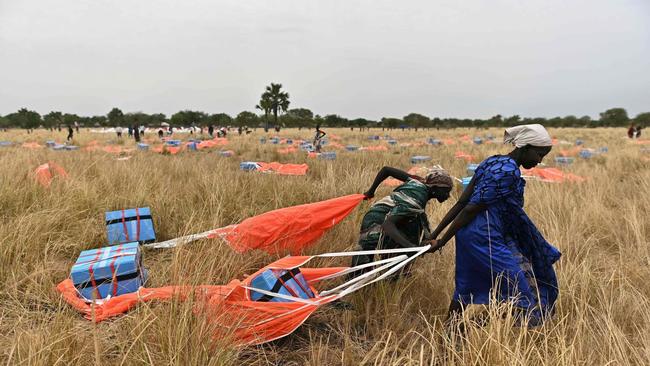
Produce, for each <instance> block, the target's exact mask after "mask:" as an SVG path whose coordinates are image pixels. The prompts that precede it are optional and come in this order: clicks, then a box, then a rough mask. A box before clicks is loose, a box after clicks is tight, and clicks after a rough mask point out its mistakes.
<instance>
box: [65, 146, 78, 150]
mask: <svg viewBox="0 0 650 366" xmlns="http://www.w3.org/2000/svg"><path fill="white" fill-rule="evenodd" d="M65 149H66V150H68V151H73V150H79V146H74V145H66V146H65Z"/></svg>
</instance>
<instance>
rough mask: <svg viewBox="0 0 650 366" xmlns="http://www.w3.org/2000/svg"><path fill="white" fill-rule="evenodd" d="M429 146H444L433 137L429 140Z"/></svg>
mask: <svg viewBox="0 0 650 366" xmlns="http://www.w3.org/2000/svg"><path fill="white" fill-rule="evenodd" d="M427 144H430V145H442V141H440V140H438V139H434V138H433V137H429V138H428V139H427Z"/></svg>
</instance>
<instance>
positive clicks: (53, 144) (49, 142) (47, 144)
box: [45, 140, 57, 147]
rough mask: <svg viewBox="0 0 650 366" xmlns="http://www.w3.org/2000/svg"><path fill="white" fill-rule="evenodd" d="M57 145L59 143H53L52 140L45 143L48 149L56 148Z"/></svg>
mask: <svg viewBox="0 0 650 366" xmlns="http://www.w3.org/2000/svg"><path fill="white" fill-rule="evenodd" d="M56 144H57V143H56V142H55V141H52V140H47V141H45V146H47V147H54V146H55V145H56Z"/></svg>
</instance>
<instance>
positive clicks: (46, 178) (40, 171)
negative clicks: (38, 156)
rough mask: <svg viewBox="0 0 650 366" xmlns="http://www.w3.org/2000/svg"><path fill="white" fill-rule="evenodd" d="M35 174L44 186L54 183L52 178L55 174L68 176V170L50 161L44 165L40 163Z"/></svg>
mask: <svg viewBox="0 0 650 366" xmlns="http://www.w3.org/2000/svg"><path fill="white" fill-rule="evenodd" d="M34 175H35V177H36V181H37V182H38V183H39V184H40V185H42V186H43V187H49V186H50V184H51V183H52V179H53V178H54V177H55V176H59V177H62V178H66V177H67V176H68V173H66V171H65V170H64V169H63V168H62V167H60V166H59V165H57V164H54V163H52V162H49V163H45V164H43V165H39V166H38V167H37V168H36V169H35V170H34Z"/></svg>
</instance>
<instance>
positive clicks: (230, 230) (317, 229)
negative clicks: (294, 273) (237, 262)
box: [208, 194, 364, 254]
mask: <svg viewBox="0 0 650 366" xmlns="http://www.w3.org/2000/svg"><path fill="white" fill-rule="evenodd" d="M363 198H364V196H363V195H362V194H352V195H348V196H343V197H338V198H332V199H329V200H326V201H320V202H315V203H308V204H304V205H298V206H291V207H285V208H281V209H277V210H273V211H269V212H266V213H263V214H261V215H258V216H254V217H250V218H248V219H246V220H244V221H242V222H241V223H239V224H235V225H230V226H227V227H225V228H220V229H216V230H215V231H214V232H213V233H212V234H210V235H209V236H208V237H209V238H215V237H220V238H222V239H224V240H225V241H226V242H227V243H228V244H229V245H230V246H231V247H232V248H233V249H234V250H235V251H237V252H247V251H249V250H253V249H260V250H264V251H266V252H268V253H278V252H285V251H289V252H291V253H293V254H298V253H300V252H301V251H302V250H303V249H304V248H305V247H307V246H308V245H310V244H312V243H313V242H315V241H316V240H318V239H319V238H320V237H321V236H323V234H325V232H326V231H327V230H329V229H330V228H332V227H333V226H334V225H336V224H338V223H339V222H340V221H341V220H343V219H344V218H345V217H347V216H348V215H349V214H350V212H352V210H354V209H355V208H356V207H357V206H358V205H359V203H361V201H362V200H363Z"/></svg>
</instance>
